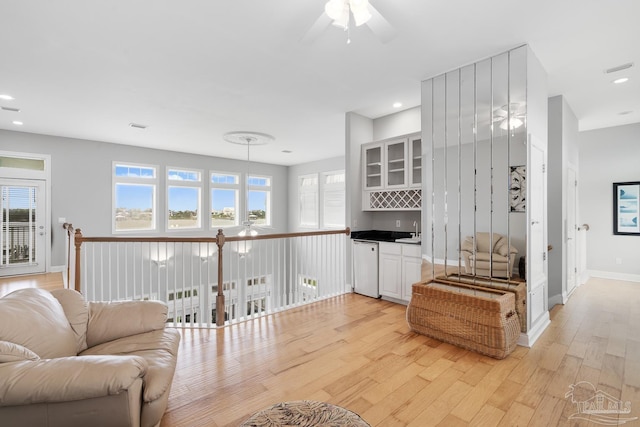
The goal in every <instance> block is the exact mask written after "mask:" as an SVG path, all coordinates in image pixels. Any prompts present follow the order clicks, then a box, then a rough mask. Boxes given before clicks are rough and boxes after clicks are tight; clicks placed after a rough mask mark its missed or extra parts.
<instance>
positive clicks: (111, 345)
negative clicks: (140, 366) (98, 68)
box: [81, 329, 180, 402]
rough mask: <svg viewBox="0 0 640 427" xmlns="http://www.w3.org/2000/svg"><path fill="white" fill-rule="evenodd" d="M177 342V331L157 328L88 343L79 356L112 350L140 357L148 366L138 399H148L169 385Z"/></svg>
mask: <svg viewBox="0 0 640 427" xmlns="http://www.w3.org/2000/svg"><path fill="white" fill-rule="evenodd" d="M179 343H180V334H179V333H178V331H176V330H175V329H161V330H156V331H152V332H147V333H144V334H139V335H133V336H128V337H124V338H120V339H117V340H114V341H109V342H106V343H103V344H100V345H97V346H95V347H89V348H88V349H87V350H85V351H83V352H82V353H81V356H89V355H105V354H112V355H130V356H140V357H142V358H144V359H145V361H146V363H147V365H148V369H147V373H146V375H145V377H144V383H145V384H144V392H143V396H142V400H143V401H144V402H151V401H154V400H156V399H158V398H159V397H160V396H162V395H163V394H164V393H165V392H166V391H167V390H168V389H169V388H170V387H171V381H172V380H173V373H174V371H175V367H176V360H177V355H178V344H179Z"/></svg>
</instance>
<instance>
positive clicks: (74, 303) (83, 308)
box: [51, 289, 89, 353]
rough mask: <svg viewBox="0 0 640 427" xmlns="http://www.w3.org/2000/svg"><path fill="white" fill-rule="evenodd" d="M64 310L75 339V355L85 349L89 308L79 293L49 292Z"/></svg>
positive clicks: (68, 290)
mask: <svg viewBox="0 0 640 427" xmlns="http://www.w3.org/2000/svg"><path fill="white" fill-rule="evenodd" d="M51 295H53V296H54V297H55V298H56V299H57V300H58V302H60V305H62V309H63V310H64V314H65V316H67V320H68V321H69V324H70V325H71V329H72V330H73V333H74V335H75V337H76V353H80V352H81V351H82V350H85V349H86V348H87V323H88V322H89V308H88V306H87V302H86V301H85V300H84V297H83V296H82V294H81V293H80V292H77V291H75V290H73V289H56V290H53V291H51Z"/></svg>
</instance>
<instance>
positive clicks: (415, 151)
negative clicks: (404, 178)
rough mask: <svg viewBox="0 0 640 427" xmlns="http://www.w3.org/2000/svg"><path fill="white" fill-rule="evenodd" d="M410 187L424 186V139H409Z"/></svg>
mask: <svg viewBox="0 0 640 427" xmlns="http://www.w3.org/2000/svg"><path fill="white" fill-rule="evenodd" d="M409 162H410V170H409V186H410V187H421V186H422V137H420V136H413V137H410V138H409Z"/></svg>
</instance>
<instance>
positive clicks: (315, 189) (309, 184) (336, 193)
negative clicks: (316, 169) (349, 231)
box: [298, 171, 346, 228]
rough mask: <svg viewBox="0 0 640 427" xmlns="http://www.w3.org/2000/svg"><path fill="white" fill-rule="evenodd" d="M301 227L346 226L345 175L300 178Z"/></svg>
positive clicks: (322, 174) (332, 173)
mask: <svg viewBox="0 0 640 427" xmlns="http://www.w3.org/2000/svg"><path fill="white" fill-rule="evenodd" d="M298 182H299V186H298V198H299V204H300V220H299V225H300V227H313V228H318V227H322V228H341V227H344V225H345V215H346V213H345V212H346V211H345V173H344V171H334V172H323V173H321V174H320V180H318V174H309V175H301V176H300V177H299V181H298Z"/></svg>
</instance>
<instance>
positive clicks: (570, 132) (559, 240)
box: [548, 95, 579, 306]
mask: <svg viewBox="0 0 640 427" xmlns="http://www.w3.org/2000/svg"><path fill="white" fill-rule="evenodd" d="M548 133H549V168H548V170H549V177H548V214H549V229H548V230H549V233H548V236H549V237H548V238H549V242H548V243H549V245H551V246H552V247H553V249H552V250H551V251H550V252H549V303H550V304H549V305H550V306H553V305H555V304H559V303H561V302H562V299H563V297H562V295H563V292H566V289H567V253H566V251H567V241H566V236H567V230H566V225H567V191H568V189H567V168H568V167H569V166H571V167H573V168H574V169H575V170H576V172H577V171H578V170H579V167H578V164H579V163H578V119H577V117H576V115H575V114H574V113H573V110H571V107H570V106H569V104H568V103H567V101H566V99H565V98H564V97H563V96H561V95H558V96H554V97H552V98H549V130H548ZM576 208H577V207H576ZM576 249H578V248H576Z"/></svg>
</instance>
